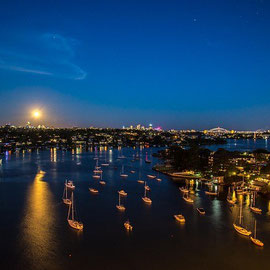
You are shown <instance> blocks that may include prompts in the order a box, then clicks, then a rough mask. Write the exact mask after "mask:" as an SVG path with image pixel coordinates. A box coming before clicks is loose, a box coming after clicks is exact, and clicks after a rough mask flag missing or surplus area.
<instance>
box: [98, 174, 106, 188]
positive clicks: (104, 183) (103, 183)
mask: <svg viewBox="0 0 270 270" xmlns="http://www.w3.org/2000/svg"><path fill="white" fill-rule="evenodd" d="M102 175H103V174H101V175H100V181H99V183H100V184H101V185H106V182H105V181H104V180H103V179H102Z"/></svg>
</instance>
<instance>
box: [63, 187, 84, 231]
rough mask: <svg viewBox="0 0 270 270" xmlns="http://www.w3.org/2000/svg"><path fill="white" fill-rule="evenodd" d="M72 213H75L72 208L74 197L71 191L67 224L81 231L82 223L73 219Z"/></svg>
mask: <svg viewBox="0 0 270 270" xmlns="http://www.w3.org/2000/svg"><path fill="white" fill-rule="evenodd" d="M74 213H75V209H74V199H73V192H72V194H71V204H70V205H69V208H68V216H67V221H68V224H69V226H70V227H72V228H73V229H76V230H79V231H82V230H83V223H82V222H79V221H77V220H75V218H74Z"/></svg>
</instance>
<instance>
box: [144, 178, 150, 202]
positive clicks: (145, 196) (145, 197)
mask: <svg viewBox="0 0 270 270" xmlns="http://www.w3.org/2000/svg"><path fill="white" fill-rule="evenodd" d="M142 200H143V201H144V202H145V203H147V204H152V200H151V199H150V198H149V197H147V185H146V181H145V182H144V196H143V197H142Z"/></svg>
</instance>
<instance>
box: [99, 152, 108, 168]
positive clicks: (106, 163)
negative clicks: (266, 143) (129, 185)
mask: <svg viewBox="0 0 270 270" xmlns="http://www.w3.org/2000/svg"><path fill="white" fill-rule="evenodd" d="M101 166H103V167H108V166H110V164H109V163H108V162H107V158H106V154H105V163H101Z"/></svg>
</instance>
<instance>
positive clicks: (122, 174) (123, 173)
mask: <svg viewBox="0 0 270 270" xmlns="http://www.w3.org/2000/svg"><path fill="white" fill-rule="evenodd" d="M120 176H121V177H128V175H127V174H125V169H124V165H122V171H121V174H120Z"/></svg>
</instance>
